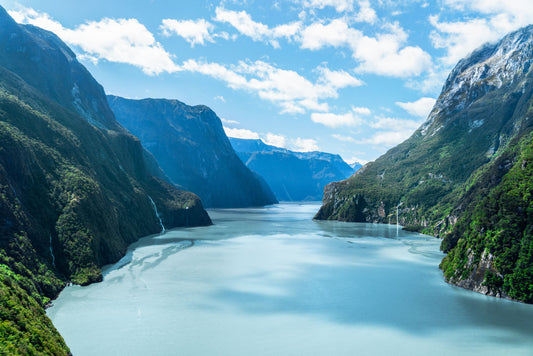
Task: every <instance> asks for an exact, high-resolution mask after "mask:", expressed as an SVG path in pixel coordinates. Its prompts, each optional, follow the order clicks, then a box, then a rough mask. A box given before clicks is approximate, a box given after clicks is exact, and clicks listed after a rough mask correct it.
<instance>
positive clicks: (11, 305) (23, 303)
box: [0, 264, 70, 355]
mask: <svg viewBox="0 0 533 356" xmlns="http://www.w3.org/2000/svg"><path fill="white" fill-rule="evenodd" d="M27 283H28V280H27V278H24V277H22V276H20V275H19V274H16V273H14V272H13V271H12V270H11V269H10V268H9V267H8V266H6V265H4V264H0V355H69V354H70V351H69V349H68V347H67V345H66V344H65V341H64V340H63V338H62V337H61V336H60V335H59V333H58V332H57V330H56V329H55V328H54V326H53V325H52V322H51V321H50V319H48V317H47V316H46V315H45V313H44V309H43V307H42V305H41V304H39V303H38V302H37V301H36V300H35V299H34V298H33V297H32V296H31V295H30V293H31V294H35V291H34V290H31V289H32V287H30V285H31V282H30V285H28V284H27ZM28 289H30V291H28Z"/></svg>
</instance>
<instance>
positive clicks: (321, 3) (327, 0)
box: [302, 0, 355, 12]
mask: <svg viewBox="0 0 533 356" xmlns="http://www.w3.org/2000/svg"><path fill="white" fill-rule="evenodd" d="M354 2H355V1H354V0H304V1H303V3H302V5H303V6H304V7H309V8H317V9H323V8H325V7H326V6H331V7H334V8H335V10H337V12H344V11H353V6H354Z"/></svg>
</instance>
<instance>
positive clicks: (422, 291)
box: [47, 204, 533, 356]
mask: <svg viewBox="0 0 533 356" xmlns="http://www.w3.org/2000/svg"><path fill="white" fill-rule="evenodd" d="M318 207H319V205H317V204H305V205H299V204H282V205H278V206H273V207H267V208H263V209H239V210H211V211H210V216H211V217H212V219H213V221H214V223H215V225H213V226H209V227H200V228H183V229H175V230H170V231H167V232H166V233H165V234H163V235H158V236H151V237H146V238H144V239H141V240H140V241H139V242H138V243H136V244H135V245H133V246H132V247H131V248H130V250H129V251H128V254H127V255H126V256H125V257H124V258H123V259H122V260H121V261H120V262H118V263H117V264H115V265H112V266H108V267H107V268H106V269H105V272H104V281H103V282H102V283H98V284H93V285H91V286H88V287H79V286H71V287H68V288H66V289H65V290H64V291H63V292H62V293H61V295H60V296H59V298H58V299H57V300H56V301H54V306H53V307H51V308H49V309H48V311H47V314H48V315H49V317H50V318H51V319H52V321H53V323H54V325H55V326H56V327H57V328H58V330H59V331H60V332H61V334H62V335H63V337H64V338H65V340H66V342H67V344H68V345H69V346H70V348H71V350H72V352H73V354H74V355H77V356H80V355H432V356H436V355H502V354H504V355H533V305H525V304H520V303H515V302H510V301H507V300H500V299H496V298H491V297H487V296H484V295H481V294H477V293H474V292H470V291H466V290H463V289H460V288H457V287H454V286H450V285H448V284H446V283H445V282H444V281H443V279H442V274H441V272H440V271H439V269H438V264H439V262H440V260H441V259H442V257H443V255H442V253H441V252H439V242H440V241H439V240H437V239H435V238H432V237H428V236H424V235H419V234H413V233H408V232H405V231H401V230H400V231H397V229H396V226H394V225H373V224H354V223H341V222H320V221H312V220H311V218H312V216H313V214H314V213H315V212H316V211H317V210H318Z"/></svg>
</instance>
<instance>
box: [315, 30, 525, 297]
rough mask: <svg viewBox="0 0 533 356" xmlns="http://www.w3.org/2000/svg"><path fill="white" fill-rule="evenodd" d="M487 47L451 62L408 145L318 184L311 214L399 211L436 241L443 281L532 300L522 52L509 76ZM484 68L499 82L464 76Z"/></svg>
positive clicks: (385, 216)
mask: <svg viewBox="0 0 533 356" xmlns="http://www.w3.org/2000/svg"><path fill="white" fill-rule="evenodd" d="M505 41H506V40H505V39H504V40H503V42H505ZM509 41H514V40H513V38H511V39H510V40H509ZM525 45H529V44H527V43H525ZM494 46H495V48H492V49H491V48H484V49H483V50H480V51H479V52H477V53H474V54H473V55H472V57H471V58H467V59H465V60H463V61H461V62H460V63H459V64H458V66H457V68H456V69H454V71H452V74H451V75H450V77H449V78H448V81H447V82H446V84H445V86H444V89H443V91H442V93H441V96H440V98H439V100H438V101H437V104H436V106H435V108H434V109H433V112H432V113H431V115H430V118H429V120H428V121H427V122H426V123H425V124H424V125H423V126H422V127H421V128H420V129H419V130H417V131H416V132H415V133H414V134H413V135H412V136H411V137H410V138H409V139H408V140H406V141H405V142H403V143H402V144H400V145H398V146H396V147H394V148H392V149H391V150H389V151H388V152H387V153H386V154H384V155H383V156H381V157H380V158H378V159H377V160H376V161H375V162H372V163H369V164H368V165H366V166H365V167H363V168H362V169H361V170H360V171H359V172H358V173H356V174H355V175H354V176H352V177H351V178H349V179H348V180H346V181H342V182H337V183H332V184H330V185H329V186H327V187H326V190H325V198H326V201H325V203H324V205H323V206H322V208H321V209H320V211H319V212H318V214H317V215H316V218H317V219H337V220H343V221H359V222H381V223H396V211H397V209H398V213H399V223H400V224H401V225H403V226H405V227H406V229H408V230H410V231H418V232H422V233H425V234H430V235H434V236H438V237H441V238H443V239H444V240H443V243H442V249H443V250H444V251H446V252H448V256H447V257H446V258H445V259H444V261H443V262H442V264H441V268H442V269H443V271H444V275H445V278H446V279H447V280H448V281H449V282H451V283H454V284H457V285H460V286H463V287H465V288H470V289H473V290H477V291H480V292H483V293H487V294H491V295H499V296H502V297H508V298H512V299H516V300H520V301H524V302H529V303H533V299H532V293H533V271H532V268H533V260H532V253H533V252H532V239H533V236H532V232H533V218H532V215H531V213H532V209H533V208H532V206H531V200H532V199H531V190H532V189H533V181H532V179H531V177H532V173H533V172H532V171H531V163H530V162H531V151H532V141H533V138H532V136H531V135H532V134H531V132H532V131H533V120H531V118H532V117H533V71H532V70H531V66H530V61H531V60H530V58H529V56H530V54H526V53H530V52H527V51H525V50H522V49H517V50H516V53H513V58H515V59H514V60H516V61H518V60H517V59H516V58H520V61H518V62H517V63H514V66H513V69H512V70H513V72H512V73H508V72H506V71H508V70H510V69H508V68H507V67H505V68H490V63H492V62H491V60H490V58H487V56H490V55H492V54H493V53H497V51H498V50H499V49H500V48H497V47H498V46H499V45H498V44H496V45H494ZM502 48H503V49H502V50H503V51H505V50H507V49H508V48H516V47H512V46H506V45H502ZM498 53H499V52H498ZM521 56H522V57H521ZM498 58H499V57H498ZM498 58H496V60H495V61H494V63H495V64H494V65H495V66H498V65H501V61H498ZM478 61H479V62H478ZM489 69H490V70H491V71H492V73H504V74H501V77H499V78H498V80H500V82H499V84H498V85H494V80H495V79H494V78H493V77H489V78H483V79H481V80H479V81H477V79H475V78H472V77H471V76H472V75H473V73H480V72H482V71H488V70H489ZM498 75H500V74H498Z"/></svg>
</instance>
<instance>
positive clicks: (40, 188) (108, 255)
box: [0, 7, 211, 354]
mask: <svg viewBox="0 0 533 356" xmlns="http://www.w3.org/2000/svg"><path fill="white" fill-rule="evenodd" d="M0 41H1V42H0V43H1V46H0V282H1V284H2V285H1V287H2V289H5V288H7V291H4V290H3V291H2V292H1V293H0V310H2V311H4V310H10V312H9V313H2V332H1V333H0V334H1V335H0V345H1V346H0V353H1V354H17V353H21V354H26V353H43V354H66V353H68V348H67V347H66V346H65V345H64V342H63V341H62V339H61V337H60V336H59V335H58V334H57V332H56V331H55V329H53V327H51V323H49V320H48V321H47V318H46V315H45V314H44V310H43V309H42V306H43V305H45V304H46V303H47V302H48V301H49V299H50V298H54V297H55V296H56V295H57V294H58V292H59V291H60V290H61V288H62V287H63V286H64V285H65V283H66V282H67V281H72V282H74V283H79V284H88V283H91V282H95V281H99V280H101V278H102V274H101V272H100V267H101V266H102V265H104V264H108V263H112V262H115V261H117V260H118V259H119V258H120V257H121V256H123V254H124V253H125V251H126V248H127V246H128V244H130V243H131V242H134V241H136V240H137V239H138V238H140V237H142V236H145V235H149V234H154V233H158V232H159V231H160V230H161V224H160V221H159V218H158V217H157V215H156V212H155V211H154V208H153V205H152V203H151V201H153V202H154V204H155V205H156V206H157V210H158V212H159V215H160V217H161V219H162V222H163V224H165V226H166V227H167V228H171V227H176V226H184V225H186V224H189V225H207V224H210V223H211V221H210V219H209V216H208V215H207V213H206V212H205V210H204V209H203V207H202V204H201V202H200V199H199V198H198V197H197V196H196V195H194V194H192V193H189V192H185V191H182V190H178V189H176V188H175V187H174V186H172V185H170V184H169V183H166V182H165V181H163V180H161V179H158V178H155V177H154V176H152V175H151V174H150V171H149V169H148V166H147V162H146V161H145V152H143V148H142V146H141V144H140V142H139V140H138V139H137V138H136V137H134V136H132V135H131V134H130V133H129V132H128V131H127V130H125V129H124V128H123V127H122V126H120V124H119V123H118V122H116V120H115V118H114V116H113V113H112V112H111V110H110V108H109V106H108V105H107V100H106V97H105V95H104V91H103V89H102V87H101V86H100V85H99V84H98V83H97V82H96V81H95V80H94V79H93V78H92V77H91V75H90V74H89V73H88V72H87V70H86V69H85V68H84V67H83V66H82V65H81V64H80V63H79V62H78V61H77V60H76V57H75V55H74V54H73V53H72V51H71V50H70V49H69V48H68V47H67V46H66V45H65V44H64V43H63V42H61V41H60V40H59V39H58V38H57V37H56V36H55V35H53V34H52V33H50V32H47V31H44V30H42V29H39V28H37V27H33V26H22V25H18V24H16V23H15V22H14V21H13V20H12V19H11V18H10V17H9V15H8V14H7V13H6V12H5V10H4V9H2V8H1V7H0ZM150 164H152V169H155V168H157V167H154V166H153V162H150ZM11 288H12V289H11ZM21 325H22V326H23V327H22V326H21ZM48 332H50V333H49V334H50V335H49V336H46V335H47V333H48ZM27 335H31V337H27ZM4 338H5V339H4Z"/></svg>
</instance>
